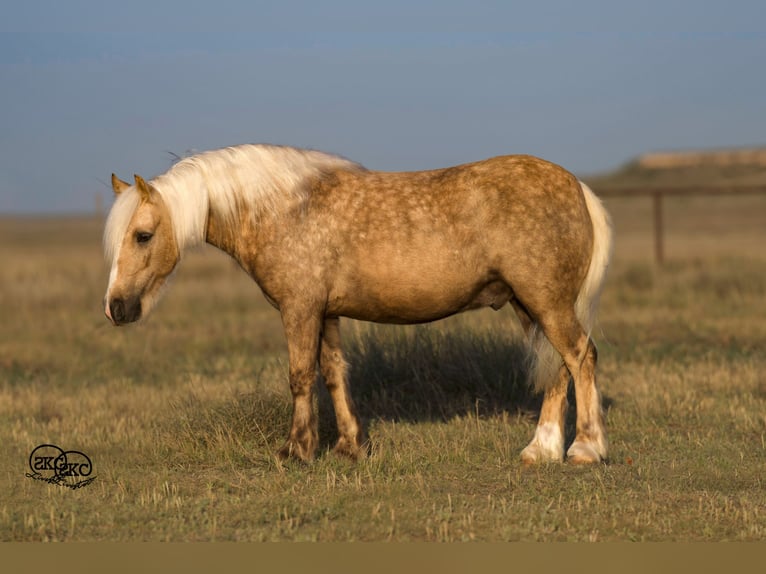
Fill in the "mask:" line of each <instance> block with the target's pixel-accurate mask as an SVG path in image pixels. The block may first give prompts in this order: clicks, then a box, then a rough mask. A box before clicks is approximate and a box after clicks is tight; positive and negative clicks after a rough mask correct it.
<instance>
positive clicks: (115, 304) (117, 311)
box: [109, 299, 125, 323]
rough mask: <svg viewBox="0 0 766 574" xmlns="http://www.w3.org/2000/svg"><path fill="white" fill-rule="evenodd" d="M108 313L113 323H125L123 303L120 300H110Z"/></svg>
mask: <svg viewBox="0 0 766 574" xmlns="http://www.w3.org/2000/svg"><path fill="white" fill-rule="evenodd" d="M109 312H110V313H111V314H112V319H114V322H115V323H124V322H125V302H124V301H123V300H122V299H112V301H111V303H109Z"/></svg>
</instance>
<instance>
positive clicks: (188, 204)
mask: <svg viewBox="0 0 766 574" xmlns="http://www.w3.org/2000/svg"><path fill="white" fill-rule="evenodd" d="M335 169H351V170H359V169H362V167H361V166H360V165H359V164H356V163H354V162H352V161H350V160H347V159H345V158H342V157H340V156H336V155H332V154H327V153H323V152H319V151H314V150H303V149H297V148H292V147H284V146H273V145H262V144H259V145H255V144H248V145H240V146H234V147H227V148H223V149H218V150H213V151H207V152H203V153H200V154H197V155H193V156H190V157H187V158H185V159H182V160H181V161H179V162H178V163H177V164H175V165H174V166H173V167H171V168H170V169H169V170H168V171H167V172H165V173H164V174H162V175H160V176H158V177H156V178H154V179H153V180H151V182H150V184H151V185H152V186H153V187H154V188H155V189H156V190H157V191H158V192H159V194H160V195H161V196H162V199H163V201H164V202H165V204H166V205H167V207H168V210H169V211H170V214H171V218H172V222H173V228H174V232H175V238H176V242H177V244H178V248H179V251H180V252H181V253H183V250H184V248H186V247H191V246H194V245H198V244H200V243H203V242H204V241H205V233H206V229H207V218H208V213H209V212H210V211H211V210H212V211H214V212H215V213H216V214H217V215H219V216H221V217H223V218H224V220H226V221H233V219H234V217H235V215H236V213H237V209H238V205H244V206H247V208H248V211H249V212H250V213H251V215H252V216H253V217H254V218H255V220H257V219H258V218H260V217H262V216H263V215H266V214H275V213H279V212H280V211H281V210H283V209H286V208H288V207H289V206H291V205H294V204H295V203H296V202H300V201H303V200H305V199H306V198H307V197H308V188H307V186H306V185H305V184H306V182H307V181H308V180H310V179H312V178H315V177H318V176H320V175H321V174H322V173H325V172H327V171H331V170H335ZM138 201H139V200H138V192H137V191H136V190H135V188H134V187H131V188H129V189H126V190H125V191H124V192H122V193H121V194H120V195H119V196H118V197H117V200H116V201H115V203H114V206H113V207H112V210H111V211H110V213H109V218H108V219H107V223H106V228H105V230H104V252H105V254H106V257H107V260H108V261H109V262H112V261H114V257H115V256H116V254H117V252H118V249H119V246H120V244H121V242H122V239H123V237H124V235H125V233H126V231H127V228H128V225H129V223H130V219H131V217H132V215H133V213H134V211H135V209H136V207H137V206H138Z"/></svg>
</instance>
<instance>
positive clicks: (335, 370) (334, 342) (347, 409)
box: [319, 317, 367, 459]
mask: <svg viewBox="0 0 766 574" xmlns="http://www.w3.org/2000/svg"><path fill="white" fill-rule="evenodd" d="M321 345H322V346H321V351H320V355H319V368H320V369H321V371H322V377H324V381H325V385H326V386H327V390H328V391H329V392H330V397H331V398H332V404H333V408H334V409H335V418H336V420H337V424H338V435H339V436H338V442H337V444H336V445H335V448H334V449H333V450H334V452H335V453H336V454H341V455H344V456H348V457H351V458H352V459H357V458H359V457H362V456H365V455H366V454H367V453H366V448H367V444H366V439H365V436H364V431H363V429H362V426H361V424H360V423H359V417H358V416H357V414H356V408H355V406H354V401H353V400H352V398H351V394H350V393H349V389H348V365H347V364H346V361H345V360H344V359H343V352H342V350H341V344H340V320H339V319H338V318H337V317H333V318H327V319H325V321H324V327H323V329H322V343H321Z"/></svg>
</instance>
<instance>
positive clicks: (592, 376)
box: [541, 312, 607, 464]
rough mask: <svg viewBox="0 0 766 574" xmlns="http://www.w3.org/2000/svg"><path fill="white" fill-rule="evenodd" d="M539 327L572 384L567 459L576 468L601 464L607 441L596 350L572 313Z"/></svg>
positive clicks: (548, 317)
mask: <svg viewBox="0 0 766 574" xmlns="http://www.w3.org/2000/svg"><path fill="white" fill-rule="evenodd" d="M541 324H542V327H543V332H544V333H545V335H546V337H548V340H549V341H550V342H551V344H552V345H553V346H554V348H555V349H556V350H557V351H558V352H559V353H560V354H561V356H562V358H563V359H564V364H565V365H566V367H567V369H568V370H569V373H570V374H571V375H572V379H573V380H574V388H575V401H576V402H577V426H576V435H575V440H574V443H572V446H570V447H569V450H568V451H567V457H568V459H569V461H570V462H573V463H575V464H581V463H594V462H599V461H601V460H604V459H606V455H607V438H606V429H605V426H604V414H603V411H602V409H601V395H600V393H599V391H598V388H597V387H596V360H597V356H596V347H595V345H594V344H593V342H592V341H591V340H590V339H589V338H588V335H587V334H586V333H585V332H584V331H583V330H582V327H581V326H580V323H579V321H577V318H576V317H575V315H574V313H573V312H567V313H559V314H551V313H549V314H547V315H545V316H543V317H541ZM559 384H560V382H559Z"/></svg>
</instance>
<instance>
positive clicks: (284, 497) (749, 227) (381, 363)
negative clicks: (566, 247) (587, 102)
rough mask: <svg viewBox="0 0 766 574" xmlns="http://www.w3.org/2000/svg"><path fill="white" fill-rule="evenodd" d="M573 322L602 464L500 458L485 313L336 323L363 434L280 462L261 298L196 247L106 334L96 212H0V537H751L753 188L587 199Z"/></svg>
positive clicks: (761, 445)
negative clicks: (587, 259) (424, 322)
mask: <svg viewBox="0 0 766 574" xmlns="http://www.w3.org/2000/svg"><path fill="white" fill-rule="evenodd" d="M607 206H608V208H609V209H610V210H611V211H612V212H613V216H614V220H615V226H616V230H617V243H616V253H615V259H614V264H613V267H612V270H611V274H610V278H609V280H608V283H607V287H606V289H605V292H604V296H603V300H602V311H601V314H600V321H599V324H598V328H597V331H596V333H595V337H596V339H597V342H598V344H599V349H600V370H599V375H600V379H599V381H600V385H601V387H602V390H603V393H604V397H605V403H606V405H607V407H608V419H607V422H608V428H609V431H610V439H611V453H610V460H609V462H608V464H603V465H598V466H595V467H590V468H580V467H573V466H571V465H567V464H563V465H558V464H555V465H545V466H540V467H533V468H525V467H522V465H521V464H520V462H519V460H518V454H519V451H520V450H521V449H522V448H523V447H524V446H525V445H526V443H527V442H528V440H529V439H530V438H531V436H532V433H533V430H534V424H535V415H536V412H535V409H536V407H537V406H538V400H537V398H536V397H534V396H530V395H529V393H528V392H527V390H526V389H525V388H524V386H523V383H522V381H523V377H524V373H523V366H522V361H521V357H522V354H523V345H522V342H521V339H520V331H519V328H518V325H517V324H516V322H515V318H514V316H513V313H512V312H511V311H510V309H504V310H501V311H499V312H493V311H491V310H488V311H486V312H485V311H481V312H474V313H470V314H465V315H462V316H459V317H456V318H453V319H449V320H446V321H443V322H440V323H436V324H433V325H429V326H421V327H417V328H410V327H392V326H369V325H364V324H358V323H353V322H346V324H345V327H344V333H345V339H346V344H347V348H348V351H349V359H350V361H351V364H352V375H351V376H352V386H353V394H354V396H355V397H356V400H357V402H358V404H359V407H360V409H361V411H362V414H363V416H364V418H365V420H366V422H367V425H368V429H369V434H370V437H371V440H372V445H373V447H372V454H371V456H370V457H369V458H368V459H367V460H364V461H362V462H359V463H357V464H352V463H350V462H348V461H345V460H340V459H337V458H335V457H334V456H332V455H331V454H329V453H328V452H327V450H328V448H329V447H330V446H331V444H332V440H333V436H334V434H333V433H334V430H333V428H332V413H331V407H330V406H329V401H328V399H327V396H326V395H325V394H322V393H320V395H319V398H318V408H319V410H320V436H321V440H322V449H323V451H322V454H320V456H319V457H318V459H317V460H316V462H314V463H313V464H311V465H301V464H297V463H287V464H282V463H280V462H278V461H277V460H275V458H274V452H275V450H276V449H277V448H278V447H279V446H280V445H281V442H282V440H283V439H284V437H285V435H286V432H287V426H288V422H289V412H290V403H289V396H288V390H287V383H286V371H287V365H286V351H285V346H284V338H283V335H282V332H281V324H280V320H279V316H278V314H277V312H276V311H274V310H273V309H272V308H271V307H269V306H268V305H267V304H266V303H265V301H264V300H263V298H262V297H261V295H260V293H259V291H258V289H257V287H256V286H255V284H253V283H252V282H251V281H250V280H249V279H248V278H247V277H246V276H244V274H243V273H241V272H240V271H239V270H238V269H237V268H235V266H234V265H233V263H232V262H231V261H230V260H228V259H227V258H226V257H225V256H223V255H222V254H220V253H218V252H216V251H214V250H212V249H202V250H200V251H197V252H195V253H193V254H190V255H189V256H188V258H187V259H186V260H185V261H184V262H183V264H182V268H181V269H180V271H179V273H178V274H177V276H176V277H175V279H174V282H173V285H172V286H171V288H170V290H169V292H168V293H167V294H166V297H165V299H164V300H163V302H162V303H161V304H160V306H159V308H158V309H157V311H156V313H155V314H154V316H153V317H152V318H151V319H150V320H149V321H147V322H146V323H144V324H141V325H139V326H136V327H131V328H121V329H115V328H113V327H111V326H110V325H109V324H108V323H107V321H106V320H105V319H104V317H103V314H102V309H101V298H102V296H103V290H104V287H105V283H106V276H107V270H106V269H105V267H104V264H103V262H102V256H101V251H100V232H101V225H102V224H101V222H100V221H97V220H88V219H51V220H40V219H34V220H32V219H30V220H23V219H15V220H11V219H0V262H2V265H0V319H1V320H0V437H1V438H2V440H1V441H0V458H1V459H2V460H3V461H4V464H3V465H2V467H0V540H17V541H36V540H70V541H86V540H117V541H127V540H160V541H162V540H174V541H182V540H189V541H196V540H205V541H209V540H253V541H261V540H263V541H266V540H291V541H292V540H323V541H347V540H368V541H385V540H396V541H402V540H414V541H418V540H428V541H453V540H455V541H460V540H487V541H514V540H544V541H557V540H584V541H588V540H589V541H604V540H713V541H717V540H761V539H763V538H764V537H766V484H764V481H765V480H766V478H764V477H765V476H766V473H764V470H766V464H765V462H766V377H765V376H764V373H765V372H766V354H765V353H764V349H765V348H766V321H765V320H764V317H766V249H764V247H766V197H741V198H718V197H713V198H698V199H694V198H670V199H668V200H667V202H666V207H667V212H666V227H667V239H666V241H667V244H666V252H667V259H668V263H667V265H666V266H665V267H664V268H662V269H657V268H655V267H654V266H653V264H652V262H651V257H652V248H651V243H650V241H651V233H650V227H649V226H650V221H651V220H650V218H649V210H650V204H649V201H648V200H647V199H615V200H611V201H609V202H608V203H607ZM41 443H54V444H56V445H59V446H61V447H64V448H65V449H72V450H79V451H82V452H84V453H87V454H88V455H89V456H90V458H91V459H92V461H93V466H94V472H93V475H96V477H97V478H96V479H95V481H94V482H93V483H92V484H89V485H87V486H85V487H83V488H80V489H77V490H71V489H68V488H64V487H61V486H58V485H52V484H46V483H44V482H41V481H36V480H31V479H30V478H28V477H26V476H25V473H27V472H29V468H28V457H29V455H30V452H31V451H32V449H33V448H34V447H35V446H37V445H38V444H41Z"/></svg>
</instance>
